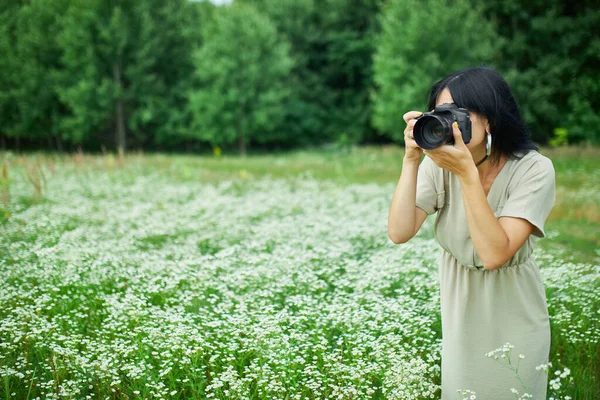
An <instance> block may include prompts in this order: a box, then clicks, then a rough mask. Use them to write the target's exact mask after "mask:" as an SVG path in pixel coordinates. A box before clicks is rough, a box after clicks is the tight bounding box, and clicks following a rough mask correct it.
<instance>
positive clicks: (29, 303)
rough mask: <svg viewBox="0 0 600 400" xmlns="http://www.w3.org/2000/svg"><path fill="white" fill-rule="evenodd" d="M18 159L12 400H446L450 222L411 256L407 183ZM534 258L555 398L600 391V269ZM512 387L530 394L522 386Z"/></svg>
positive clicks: (10, 329) (7, 274)
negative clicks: (404, 218) (405, 232)
mask: <svg viewBox="0 0 600 400" xmlns="http://www.w3.org/2000/svg"><path fill="white" fill-rule="evenodd" d="M7 160H8V161H7V163H6V165H7V167H6V169H7V171H8V172H7V174H6V177H5V178H4V179H3V181H2V185H0V189H2V203H0V205H1V206H2V208H1V211H2V215H0V232H1V234H0V398H6V399H11V398H15V399H36V398H37V399H59V398H60V399H62V398H65V399H134V398H164V399H167V398H180V399H190V398H196V399H204V398H208V399H290V400H292V399H297V400H304V399H371V398H373V399H429V398H439V383H440V343H441V331H440V316H439V297H438V283H437V273H438V271H437V256H438V246H437V243H436V242H435V240H434V238H433V233H432V225H433V220H432V219H428V220H427V221H426V222H425V225H424V227H423V229H422V230H421V231H420V233H419V234H418V236H417V237H415V238H414V239H413V240H411V241H410V242H409V243H407V244H404V245H395V244H393V243H392V242H391V241H390V240H389V238H388V237H387V214H388V210H389V205H390V200H391V196H392V194H393V191H394V188H395V184H396V180H391V181H387V183H385V182H384V183H381V182H371V183H368V182H358V181H357V182H351V181H349V182H344V183H340V182H339V181H336V180H330V179H324V178H323V177H320V176H315V175H316V174H313V172H311V170H310V169H306V170H304V171H303V172H300V173H289V174H288V175H289V176H285V174H281V173H274V174H270V173H264V174H263V173H261V174H257V173H253V172H252V170H247V169H239V168H237V167H235V166H234V167H231V168H229V167H228V168H225V167H224V165H221V167H220V169H213V168H211V165H210V164H209V163H206V164H204V163H203V162H202V161H201V160H200V159H199V158H198V159H196V160H195V161H192V160H191V158H189V157H179V156H160V155H159V156H131V157H128V158H126V160H125V166H124V167H123V168H117V166H116V164H117V161H116V160H114V159H113V158H112V157H106V156H96V157H88V158H87V159H82V158H79V159H72V158H67V157H65V158H64V159H55V158H47V157H46V158H45V157H43V156H35V155H33V156H29V157H15V156H14V155H13V156H11V157H8V158H7ZM36 160H37V161H39V164H38V165H37V167H31V165H34V164H35V161H36ZM222 162H223V163H226V162H227V161H226V160H223V161H222ZM236 162H239V161H236ZM266 163H268V164H269V168H272V170H273V171H285V170H289V171H292V170H294V168H296V167H293V166H290V165H289V164H288V162H287V161H285V158H284V157H282V158H281V159H270V160H269V161H267V162H266ZM366 164H368V162H366V163H365V165H366ZM231 165H234V164H231ZM336 165H337V164H336V163H335V162H331V163H328V161H327V159H326V158H325V159H324V161H323V164H322V165H321V167H320V168H323V169H327V168H330V170H333V171H335V170H336ZM374 165H375V167H373V166H372V168H376V163H374ZM338 167H339V166H338ZM32 168H37V170H35V169H32ZM355 168H358V169H359V168H360V167H356V166H355ZM358 169H356V170H358ZM34 170H35V171H37V173H34V172H32V171H34ZM315 171H317V170H315ZM36 174H37V175H36ZM398 176H399V174H398ZM35 182H37V183H38V184H37V186H36V184H35ZM38 186H39V188H38V189H36V187H38ZM581 190H588V191H589V190H590V189H589V187H587V188H585V187H584V188H582V189H581ZM36 192H37V194H36ZM594 195H595V196H596V199H597V197H598V193H597V192H596V193H595V194H594ZM549 233H550V235H549V236H550V239H544V240H543V241H546V242H551V241H552V240H553V238H557V237H560V235H561V232H559V231H553V230H550V231H549ZM543 241H542V242H543ZM536 254H537V259H538V264H539V265H540V269H541V272H542V276H543V278H544V284H545V285H546V289H547V294H548V303H549V308H550V312H551V324H552V354H551V360H550V361H551V362H552V366H550V367H549V368H548V371H547V372H546V373H549V374H550V376H549V381H550V389H549V394H550V396H552V397H554V398H555V399H569V398H572V399H595V398H600V389H598V388H599V386H600V376H599V375H600V370H599V365H600V361H599V360H598V358H599V356H600V350H599V349H600V291H599V290H598V289H599V288H600V262H598V259H597V258H593V257H592V258H591V261H590V260H588V259H586V260H585V261H582V260H578V259H574V258H573V257H572V255H571V254H570V253H569V250H568V248H565V247H564V246H563V247H556V249H553V248H552V246H549V245H548V244H545V245H544V246H540V247H538V250H537V251H536ZM598 256H600V254H598ZM507 340H509V339H508V338H507ZM503 345H504V344H503V343H498V346H499V347H501V346H503ZM494 350H495V349H490V352H493V351H494ZM499 350H501V348H500V349H499ZM501 353H502V351H500V353H499V354H501ZM505 353H506V352H505ZM520 353H523V354H524V355H525V356H526V355H527V349H517V348H515V349H512V356H513V359H514V358H515V357H516V356H517V354H520ZM473 356H474V357H483V358H485V357H486V354H476V355H473ZM502 360H503V359H502V358H500V359H499V360H494V359H493V357H490V359H489V362H490V363H493V362H499V361H502ZM565 368H566V369H565ZM540 373H545V372H544V371H543V368H540ZM465 389H467V388H465ZM511 389H516V390H517V391H519V392H521V393H522V388H520V386H519V382H518V380H517V378H515V385H514V387H513V388H511V387H507V388H506V396H507V397H506V398H513V397H518V395H514V394H513V393H512V392H511ZM456 398H457V399H462V398H463V394H460V393H457V394H456ZM467 398H468V397H467Z"/></svg>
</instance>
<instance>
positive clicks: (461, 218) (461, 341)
mask: <svg viewBox="0 0 600 400" xmlns="http://www.w3.org/2000/svg"><path fill="white" fill-rule="evenodd" d="M555 192H556V188H555V176H554V167H553V165H552V162H551V161H550V159H548V158H547V157H545V156H543V155H541V154H540V153H538V152H537V151H531V152H529V153H527V154H526V155H525V156H523V157H522V158H521V159H515V158H509V159H508V161H507V162H506V164H505V165H504V167H503V168H502V170H501V171H500V172H499V174H498V176H497V177H496V179H495V180H494V182H493V184H492V186H491V188H490V191H489V193H488V195H487V200H488V204H489V205H490V208H491V209H492V211H493V212H494V215H495V216H496V217H497V218H500V217H504V216H507V217H518V218H523V219H526V220H528V221H529V222H531V223H532V224H533V225H534V226H535V228H536V229H535V233H534V234H532V235H530V236H529V238H528V239H527V240H526V241H525V243H524V244H523V246H522V247H521V248H520V249H519V250H518V251H517V253H516V254H515V255H514V256H513V257H512V258H511V259H510V260H508V261H507V262H506V263H505V264H504V265H503V266H502V267H500V268H499V269H497V270H494V271H488V270H486V269H485V268H484V267H483V263H482V262H481V259H480V258H479V256H478V255H477V252H476V251H475V248H474V246H473V242H472V240H471V236H470V234H469V229H468V226H467V219H466V215H465V210H464V205H463V199H462V193H461V186H460V181H459V180H458V178H457V177H456V176H455V175H454V174H452V173H450V172H448V171H445V170H443V169H441V168H440V167H438V166H437V165H436V164H435V163H434V162H433V161H432V160H431V159H430V158H429V157H427V156H425V158H424V159H423V161H422V162H421V164H420V166H419V172H418V175H417V201H416V205H417V207H419V208H421V209H422V210H424V211H425V212H426V213H427V214H433V213H436V212H437V217H436V221H435V228H434V232H435V237H436V239H437V241H438V242H439V244H440V246H441V248H442V249H441V254H440V263H439V279H440V302H441V317H442V399H443V400H446V399H453V400H456V399H459V398H462V397H460V396H459V395H458V394H457V390H467V389H468V390H471V391H473V392H475V393H476V397H477V399H478V400H481V399H483V400H496V399H498V400H500V399H502V400H504V399H510V398H514V394H513V393H512V392H511V388H515V389H516V390H518V391H519V393H521V394H523V393H524V392H527V393H529V394H531V395H533V398H534V399H540V400H541V399H546V386H547V376H546V374H545V373H544V372H543V371H537V370H536V368H535V367H536V366H538V365H540V364H544V363H547V362H548V357H549V351H550V322H549V316H548V307H547V304H546V294H545V290H544V286H543V284H542V279H541V276H540V272H539V269H538V266H537V264H536V262H535V260H534V258H533V256H532V251H533V248H534V245H535V242H536V240H537V238H538V237H544V236H545V233H544V222H545V220H546V218H547V217H548V214H549V213H550V210H551V209H552V207H553V205H554V202H555ZM506 342H509V343H511V344H512V345H513V346H514V348H512V350H511V353H512V354H511V361H512V363H513V365H514V366H516V365H517V363H518V362H519V354H523V355H524V356H525V358H524V359H521V360H520V366H519V371H518V372H519V376H520V377H521V379H522V381H523V383H524V384H525V386H526V388H527V390H526V389H525V388H524V387H523V385H522V384H521V382H519V380H518V379H517V378H516V376H515V373H514V372H513V371H510V370H509V369H507V368H506V367H504V366H503V365H502V364H505V365H506V364H507V362H506V359H499V361H501V362H502V364H501V363H500V362H498V361H496V360H494V359H493V358H489V357H487V356H486V354H487V353H489V352H491V351H494V350H496V349H498V348H500V347H502V346H503V345H504V344H505V343H506Z"/></svg>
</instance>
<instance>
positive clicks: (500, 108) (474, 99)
mask: <svg viewBox="0 0 600 400" xmlns="http://www.w3.org/2000/svg"><path fill="white" fill-rule="evenodd" d="M445 88H448V90H449V91H450V94H451V95H452V99H453V100H454V104H456V105H457V106H458V107H463V108H466V109H467V110H469V111H474V112H476V113H478V114H480V115H483V116H484V117H486V118H487V119H488V122H489V124H490V134H491V135H492V152H491V154H490V160H491V161H493V162H496V163H497V162H499V161H500V156H501V155H502V154H504V155H506V156H508V157H512V158H520V157H522V156H524V155H525V154H527V153H528V152H529V151H531V150H538V147H537V146H536V145H535V143H533V141H532V140H531V133H530V132H529V130H528V129H527V126H525V123H524V122H523V120H522V119H521V113H520V112H519V107H518V105H517V102H516V100H515V98H514V96H513V94H512V92H511V90H510V87H509V86H508V83H507V82H506V81H505V80H504V78H502V76H501V75H500V74H499V73H498V72H496V71H495V70H494V69H492V68H489V67H469V68H464V69H461V70H460V71H457V72H454V73H452V74H450V75H448V76H447V77H445V78H443V79H442V80H440V81H438V82H437V83H436V84H435V85H433V87H432V88H431V93H430V94H429V101H428V104H427V110H433V109H434V108H435V103H436V100H437V97H438V95H439V94H440V93H441V92H442V90H444V89H445Z"/></svg>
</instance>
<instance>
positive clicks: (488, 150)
mask: <svg viewBox="0 0 600 400" xmlns="http://www.w3.org/2000/svg"><path fill="white" fill-rule="evenodd" d="M491 152H492V134H491V133H489V132H487V142H486V143H485V154H486V155H487V156H489V155H490V153H491Z"/></svg>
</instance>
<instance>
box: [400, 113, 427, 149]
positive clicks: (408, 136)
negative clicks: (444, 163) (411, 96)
mask: <svg viewBox="0 0 600 400" xmlns="http://www.w3.org/2000/svg"><path fill="white" fill-rule="evenodd" d="M421 114H423V113H422V112H420V111H409V112H407V113H406V114H404V115H403V116H402V118H403V119H404V121H405V122H406V129H404V148H405V153H404V159H405V160H407V161H421V156H422V155H423V149H422V148H420V147H419V145H418V144H417V142H415V139H413V128H414V126H415V123H416V122H417V121H416V120H415V118H417V117H418V116H419V115H421Z"/></svg>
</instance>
